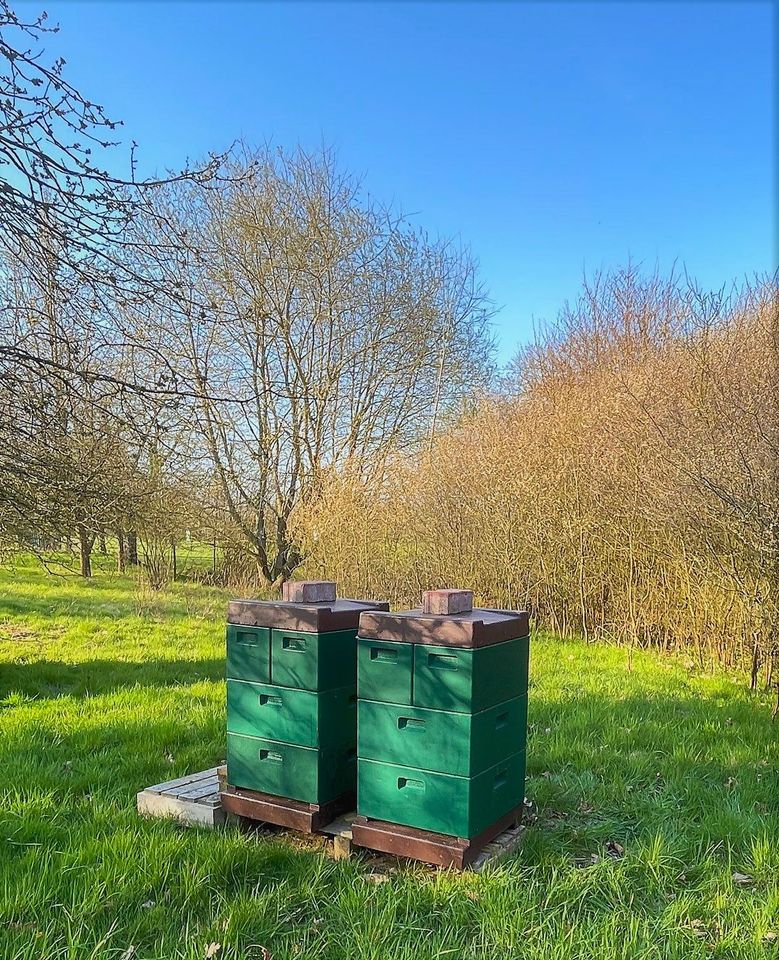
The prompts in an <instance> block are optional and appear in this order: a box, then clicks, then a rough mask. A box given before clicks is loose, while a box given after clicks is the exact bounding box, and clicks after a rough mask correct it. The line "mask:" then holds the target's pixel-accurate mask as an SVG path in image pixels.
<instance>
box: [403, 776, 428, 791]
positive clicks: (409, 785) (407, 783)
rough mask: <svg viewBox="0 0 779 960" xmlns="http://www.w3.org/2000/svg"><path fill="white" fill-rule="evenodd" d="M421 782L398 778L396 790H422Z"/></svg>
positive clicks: (423, 787)
mask: <svg viewBox="0 0 779 960" xmlns="http://www.w3.org/2000/svg"><path fill="white" fill-rule="evenodd" d="M424 789H425V784H424V782H423V781H422V780H410V779H409V778H408V777H398V790H424Z"/></svg>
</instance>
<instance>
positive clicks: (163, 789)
mask: <svg viewBox="0 0 779 960" xmlns="http://www.w3.org/2000/svg"><path fill="white" fill-rule="evenodd" d="M218 769H219V767H211V769H210V770H201V771H200V772H199V773H188V774H187V775H186V776H185V777H179V778H178V779H177V780H166V781H165V782H164V783H155V784H154V786H153V787H146V790H147V791H149V792H151V793H168V792H169V791H170V790H171V789H173V788H175V787H181V786H184V784H187V783H194V782H195V781H198V780H206V779H213V778H215V777H216V775H217V770H218Z"/></svg>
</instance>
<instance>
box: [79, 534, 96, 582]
mask: <svg viewBox="0 0 779 960" xmlns="http://www.w3.org/2000/svg"><path fill="white" fill-rule="evenodd" d="M94 542H95V538H94V537H93V536H90V534H89V531H88V530H87V528H86V527H85V526H84V524H83V523H80V524H79V525H78V546H79V553H80V556H81V576H82V577H84V578H86V579H89V578H90V577H91V576H92V545H93V544H94Z"/></svg>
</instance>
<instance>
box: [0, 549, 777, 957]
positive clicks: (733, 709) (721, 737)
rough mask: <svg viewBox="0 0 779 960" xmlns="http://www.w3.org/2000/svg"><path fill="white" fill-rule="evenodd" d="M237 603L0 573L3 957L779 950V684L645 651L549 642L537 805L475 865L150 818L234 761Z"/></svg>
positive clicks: (126, 583)
mask: <svg viewBox="0 0 779 960" xmlns="http://www.w3.org/2000/svg"><path fill="white" fill-rule="evenodd" d="M226 599H227V595H226V594H225V593H224V592H222V591H219V590H216V589H208V588H205V587H202V586H194V585H186V584H177V585H176V586H175V588H173V589H171V590H169V591H165V592H163V593H160V594H151V593H146V592H144V591H143V590H140V591H139V589H138V587H137V586H136V584H135V583H134V582H133V581H132V580H131V579H129V578H126V577H121V578H120V577H118V576H115V575H110V574H108V573H107V572H101V573H100V574H99V575H98V576H97V577H96V578H95V580H94V582H92V583H83V582H80V581H79V580H76V579H70V578H68V579H63V578H53V577H51V576H48V575H47V574H45V573H44V572H43V571H42V570H41V569H40V568H38V567H35V566H32V565H25V564H23V563H22V564H20V565H18V566H17V567H15V568H8V567H7V568H4V569H2V570H0V772H1V773H2V782H1V783H0V957H2V958H3V960H23V958H24V960H33V958H35V960H40V958H46V960H48V958H78V960H87V958H89V960H97V958H109V957H112V958H117V960H118V958H123V960H130V958H133V960H152V958H154V960H162V958H165V960H168V958H192V960H195V958H197V960H203V958H204V957H205V956H206V954H207V951H208V948H209V945H210V944H220V945H221V946H220V948H219V949H218V951H216V952H215V953H214V956H215V957H216V960H224V958H238V957H241V958H247V960H249V958H256V960H265V958H266V957H268V956H270V957H272V958H273V960H286V958H306V960H308V958H312V960H314V958H322V960H325V958H326V960H341V958H354V960H358V958H359V960H369V958H370V960H379V958H381V960H384V958H386V960H407V958H408V960H411V958H415V960H417V958H433V957H441V958H443V957H447V958H454V960H469V958H474V960H475V958H479V960H483V958H495V960H511V958H517V960H519V958H522V960H535V958H539V960H540V958H549V960H551V958H560V960H562V958H572V960H573V958H575V960H585V958H594V960H595V958H596V960H610V958H631V960H638V958H644V957H646V958H650V957H651V958H655V957H662V958H696V957H700V958H703V957H706V958H710V957H722V958H728V960H730V958H766V957H779V937H777V934H779V774H778V773H777V759H778V757H779V750H778V749H777V733H779V726H778V725H777V724H775V723H773V724H772V722H771V720H770V706H769V703H768V700H767V699H762V698H761V697H759V696H754V695H750V694H749V693H748V691H747V690H746V689H745V687H744V684H743V681H741V680H740V678H732V677H727V676H724V675H721V674H720V675H716V676H711V675H703V674H699V673H698V672H696V671H695V670H693V669H691V668H687V667H686V666H685V665H684V664H682V663H679V662H675V661H670V660H662V659H659V658H658V657H655V656H651V655H647V654H638V653H636V654H634V656H633V659H632V669H630V670H629V669H628V660H627V657H626V654H625V652H624V651H621V650H619V649H615V648H610V647H590V646H585V645H584V644H582V643H575V642H562V641H560V640H558V639H555V638H552V637H547V636H540V637H537V638H535V641H534V645H533V650H532V680H531V707H530V723H531V732H530V739H529V781H528V785H527V794H528V796H529V797H530V798H532V800H533V801H534V802H535V804H536V806H537V819H536V820H535V821H534V822H533V823H532V825H531V826H530V827H529V828H528V830H527V832H526V835H525V840H524V844H523V846H522V848H521V850H520V851H519V852H518V853H517V854H516V855H515V856H513V857H511V858H509V859H507V860H506V861H504V862H503V863H502V864H501V865H500V866H499V867H497V868H496V869H493V870H491V871H490V872H488V873H485V874H482V875H469V874H464V875H457V874H454V873H449V872H434V871H430V870H427V869H424V868H420V867H415V866H409V865H403V864H400V863H397V864H396V867H397V869H393V870H390V871H389V872H385V873H383V874H379V875H378V876H377V875H375V870H374V864H375V862H374V861H372V860H371V858H367V857H363V858H357V859H353V860H349V861H333V860H331V859H330V858H329V857H328V856H327V854H326V851H325V850H324V848H322V847H321V846H320V845H318V843H317V842H314V841H303V840H300V839H298V840H296V839H294V838H291V837H289V836H285V835H283V834H281V835H278V836H271V837H267V836H264V837H259V836H258V837H252V836H245V835H241V834H239V833H238V832H236V831H233V830H225V831H220V832H210V831H199V830H192V829H186V828H182V827H179V826H176V825H175V824H172V823H169V822H160V821H145V820H141V819H139V818H138V816H137V815H136V813H135V794H136V791H138V790H139V789H141V788H143V787H144V786H147V785H148V784H150V783H155V782H158V781H160V780H164V779H168V778H172V777H175V776H178V775H181V774H184V773H186V772H188V771H193V770H198V769H203V768H204V767H206V766H211V765H213V764H215V763H216V762H218V761H219V760H221V759H222V757H223V756H224V697H225V690H224V683H223V680H222V672H223V659H222V658H223V633H224V627H223V619H224V612H225V601H226ZM734 874H735V875H736V879H734ZM739 874H741V875H744V876H745V877H746V878H747V879H743V880H740V879H739V877H738V875H739ZM377 880H381V881H383V882H377ZM263 948H264V950H265V951H267V953H265V952H263ZM211 949H212V951H214V948H213V947H212V948H211Z"/></svg>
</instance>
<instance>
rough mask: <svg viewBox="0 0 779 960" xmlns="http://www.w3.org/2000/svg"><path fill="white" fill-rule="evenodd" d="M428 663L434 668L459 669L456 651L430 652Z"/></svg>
mask: <svg viewBox="0 0 779 960" xmlns="http://www.w3.org/2000/svg"><path fill="white" fill-rule="evenodd" d="M427 665H428V667H432V668H433V669H434V670H457V669H458V666H457V654H456V653H428V655H427Z"/></svg>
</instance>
